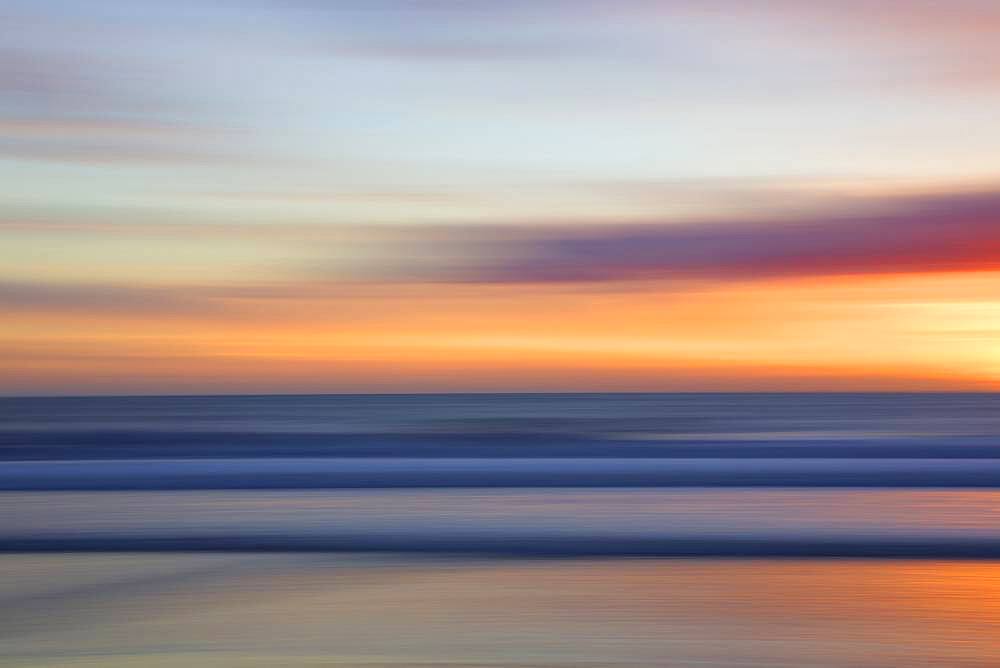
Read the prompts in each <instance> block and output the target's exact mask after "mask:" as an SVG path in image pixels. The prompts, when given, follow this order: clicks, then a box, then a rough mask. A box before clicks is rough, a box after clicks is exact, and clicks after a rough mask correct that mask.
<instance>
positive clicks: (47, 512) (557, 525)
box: [0, 394, 1000, 557]
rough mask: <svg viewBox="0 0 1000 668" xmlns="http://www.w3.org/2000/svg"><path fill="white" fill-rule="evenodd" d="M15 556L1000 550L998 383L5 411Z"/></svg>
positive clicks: (19, 407)
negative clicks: (985, 386)
mask: <svg viewBox="0 0 1000 668" xmlns="http://www.w3.org/2000/svg"><path fill="white" fill-rule="evenodd" d="M0 416H2V418H0V490H2V491H3V492H4V495H5V496H4V498H5V499H6V500H7V501H8V507H10V508H14V509H15V510H14V511H13V512H10V513H6V514H5V515H4V517H2V518H0V539H2V540H0V548H2V549H6V550H8V551H26V550H59V549H76V550H122V549H129V550H137V549H142V550H236V551H244V550H257V551H260V550H268V551H276V550H277V551H280V550H300V551H301V550H311V551H316V550H318V551H358V550H364V551H382V552H399V551H403V552H425V553H444V552H448V553H455V552H463V553H474V554H492V555H498V554H503V555H511V554H521V555H527V554H532V555H596V554H601V555H654V556H655V555H659V556H671V555H726V556H733V555H737V556H738V555H743V556H747V555H758V556H776V555H786V556H787V555H801V556H822V555H828V556H879V557H888V556H945V557H947V556H990V557H992V556H994V555H1000V527H997V526H996V523H995V522H994V518H995V509H996V508H997V507H1000V506H998V505H997V504H998V502H1000V491H997V488H998V487H1000V395H998V394H521V395H516V394H498V395H489V394H474V395H323V396H225V397H222V396H219V397H213V396H205V397H90V398H7V399H2V400H0Z"/></svg>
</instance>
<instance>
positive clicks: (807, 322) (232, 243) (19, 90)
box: [0, 0, 1000, 395]
mask: <svg viewBox="0 0 1000 668" xmlns="http://www.w3.org/2000/svg"><path fill="white" fill-rule="evenodd" d="M998 34H1000V2H997V1H996V0H948V1H932V0H878V1H876V0H532V1H530V2H528V1H522V0H490V1H487V0H339V1H338V0H329V1H321V0H218V1H208V0H201V1H194V0H172V1H171V2H154V1H152V0H6V2H4V3H3V7H2V8H0V36H2V37H0V183H2V184H3V187H2V188H0V307H2V317H0V393H3V394H15V395H16V394H91V393H94V394H109V393H110V394H129V393H143V394H150V393H224V392H239V393H245V392H251V393H257V392H413V391H428V392H432V391H522V390H523V391H591V390H594V391H603V390H608V391H618V390H622V391H647V390H649V391H651V390H665V391H672V390H693V391H715V390H721V391H729V390H733V391H757V390H762V391H763V390H767V391H770V390H789V391H796V390H851V391H854V390H873V391H874V390H1000V122H998V118H1000V39H998V38H997V35H998Z"/></svg>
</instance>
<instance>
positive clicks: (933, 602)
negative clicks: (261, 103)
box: [0, 554, 1000, 668]
mask: <svg viewBox="0 0 1000 668" xmlns="http://www.w3.org/2000/svg"><path fill="white" fill-rule="evenodd" d="M2 561H3V573H4V575H3V577H2V580H3V589H2V590H0V591H2V596H3V600H2V603H3V604H4V609H5V610H6V611H7V612H6V613H5V614H4V615H3V624H2V625H0V626H2V635H3V642H2V647H3V650H2V654H0V656H2V658H3V662H2V665H4V666H10V667H18V668H20V667H22V666H23V667H25V668H26V667H28V666H31V667H32V668H38V667H42V666H44V667H48V668H55V667H67V668H68V667H77V666H80V667H82V666H109V667H115V666H143V667H146V666H154V667H159V666H164V667H166V666H171V667H172V666H192V665H197V666H208V667H210V668H214V667H218V668H222V667H226V668H228V667H230V666H234V667H235V666H265V665H268V666H278V665H280V666H366V667H369V668H372V667H375V666H381V665H392V666H465V667H468V666H493V667H496V666H517V667H525V666H671V667H674V666H677V667H683V668H686V667H688V666H691V667H694V666H722V667H736V666H740V667H746V666H760V667H761V668H764V667H767V668H775V667H785V666H787V667H788V668H793V667H794V668H800V667H804V666H809V667H823V668H883V667H884V668H898V667H899V666H935V667H941V666H948V667H950V668H951V667H955V668H972V667H975V668H986V667H987V666H995V665H998V664H1000V640H998V639H1000V563H988V562H931V561H857V560H812V561H801V560H623V559H615V560H578V561H573V560H509V561H504V560H467V561H459V560H454V559H443V558H436V559H426V560H421V559H413V558H412V557H408V558H406V559H405V560H403V559H396V558H394V557H391V556H385V557H378V558H374V557H369V556H367V555H356V556H350V557H347V556H337V557H330V556H325V555H280V554H272V555H173V556H169V557H165V556H160V555H141V556H140V555H99V556H85V555H72V556H57V555H49V556H37V555H24V556H13V555H11V556H5V557H3V558H2Z"/></svg>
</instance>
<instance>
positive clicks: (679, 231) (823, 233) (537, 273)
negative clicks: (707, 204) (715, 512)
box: [413, 192, 1000, 283]
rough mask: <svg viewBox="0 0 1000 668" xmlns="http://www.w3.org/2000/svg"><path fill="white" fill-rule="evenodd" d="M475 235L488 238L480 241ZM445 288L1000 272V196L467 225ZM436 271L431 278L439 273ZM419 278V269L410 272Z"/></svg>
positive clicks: (459, 233)
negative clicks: (839, 208) (763, 213)
mask: <svg viewBox="0 0 1000 668" xmlns="http://www.w3.org/2000/svg"><path fill="white" fill-rule="evenodd" d="M477 236H480V237H481V238H479V239H477ZM452 241H453V243H454V244H455V246H456V247H457V248H459V249H464V250H466V251H473V252H474V253H475V256H476V257H478V258H479V261H478V262H470V263H466V264H462V263H461V261H460V260H459V261H456V260H454V257H456V256H458V255H460V253H459V252H458V251H457V250H456V251H453V252H452V253H448V252H447V246H446V245H441V246H439V248H440V249H442V250H440V251H439V252H441V253H442V256H443V257H445V258H450V259H451V261H452V262H455V264H452V265H451V268H450V269H446V270H445V272H444V273H442V274H440V275H438V276H437V277H436V278H437V279H438V280H444V281H457V282H463V281H470V282H482V283H507V282H514V283H551V282H613V281H632V280H640V281H641V280H664V279H670V280H745V279H761V278H777V277H804V276H836V275H850V274H895V273H923V272H963V271H984V270H994V269H1000V193H998V192H985V193H975V194H955V195H943V196H937V197H931V196H926V197H919V198H913V199H903V200H901V201H895V200H890V201H888V202H883V203H881V206H878V207H874V206H871V207H870V208H869V209H867V210H866V209H861V210H852V211H847V212H844V213H841V214H839V215H836V214H833V213H830V214H826V215H825V216H823V217H814V218H802V219H797V220H782V221H779V222H763V221H760V220H755V219H751V220H746V221H730V222H714V223H674V222H672V223H664V224H660V225H656V224H617V225H616V224H607V225H595V224H587V225H579V226H574V225H562V226H547V227H537V228H526V227H520V228H517V227H514V226H508V227H506V228H493V229H492V230H490V231H483V230H475V229H471V228H459V229H454V230H453V240H452ZM431 271H433V269H432V270H431ZM413 275H414V277H415V278H416V277H420V276H421V272H420V270H415V271H414V272H413Z"/></svg>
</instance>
